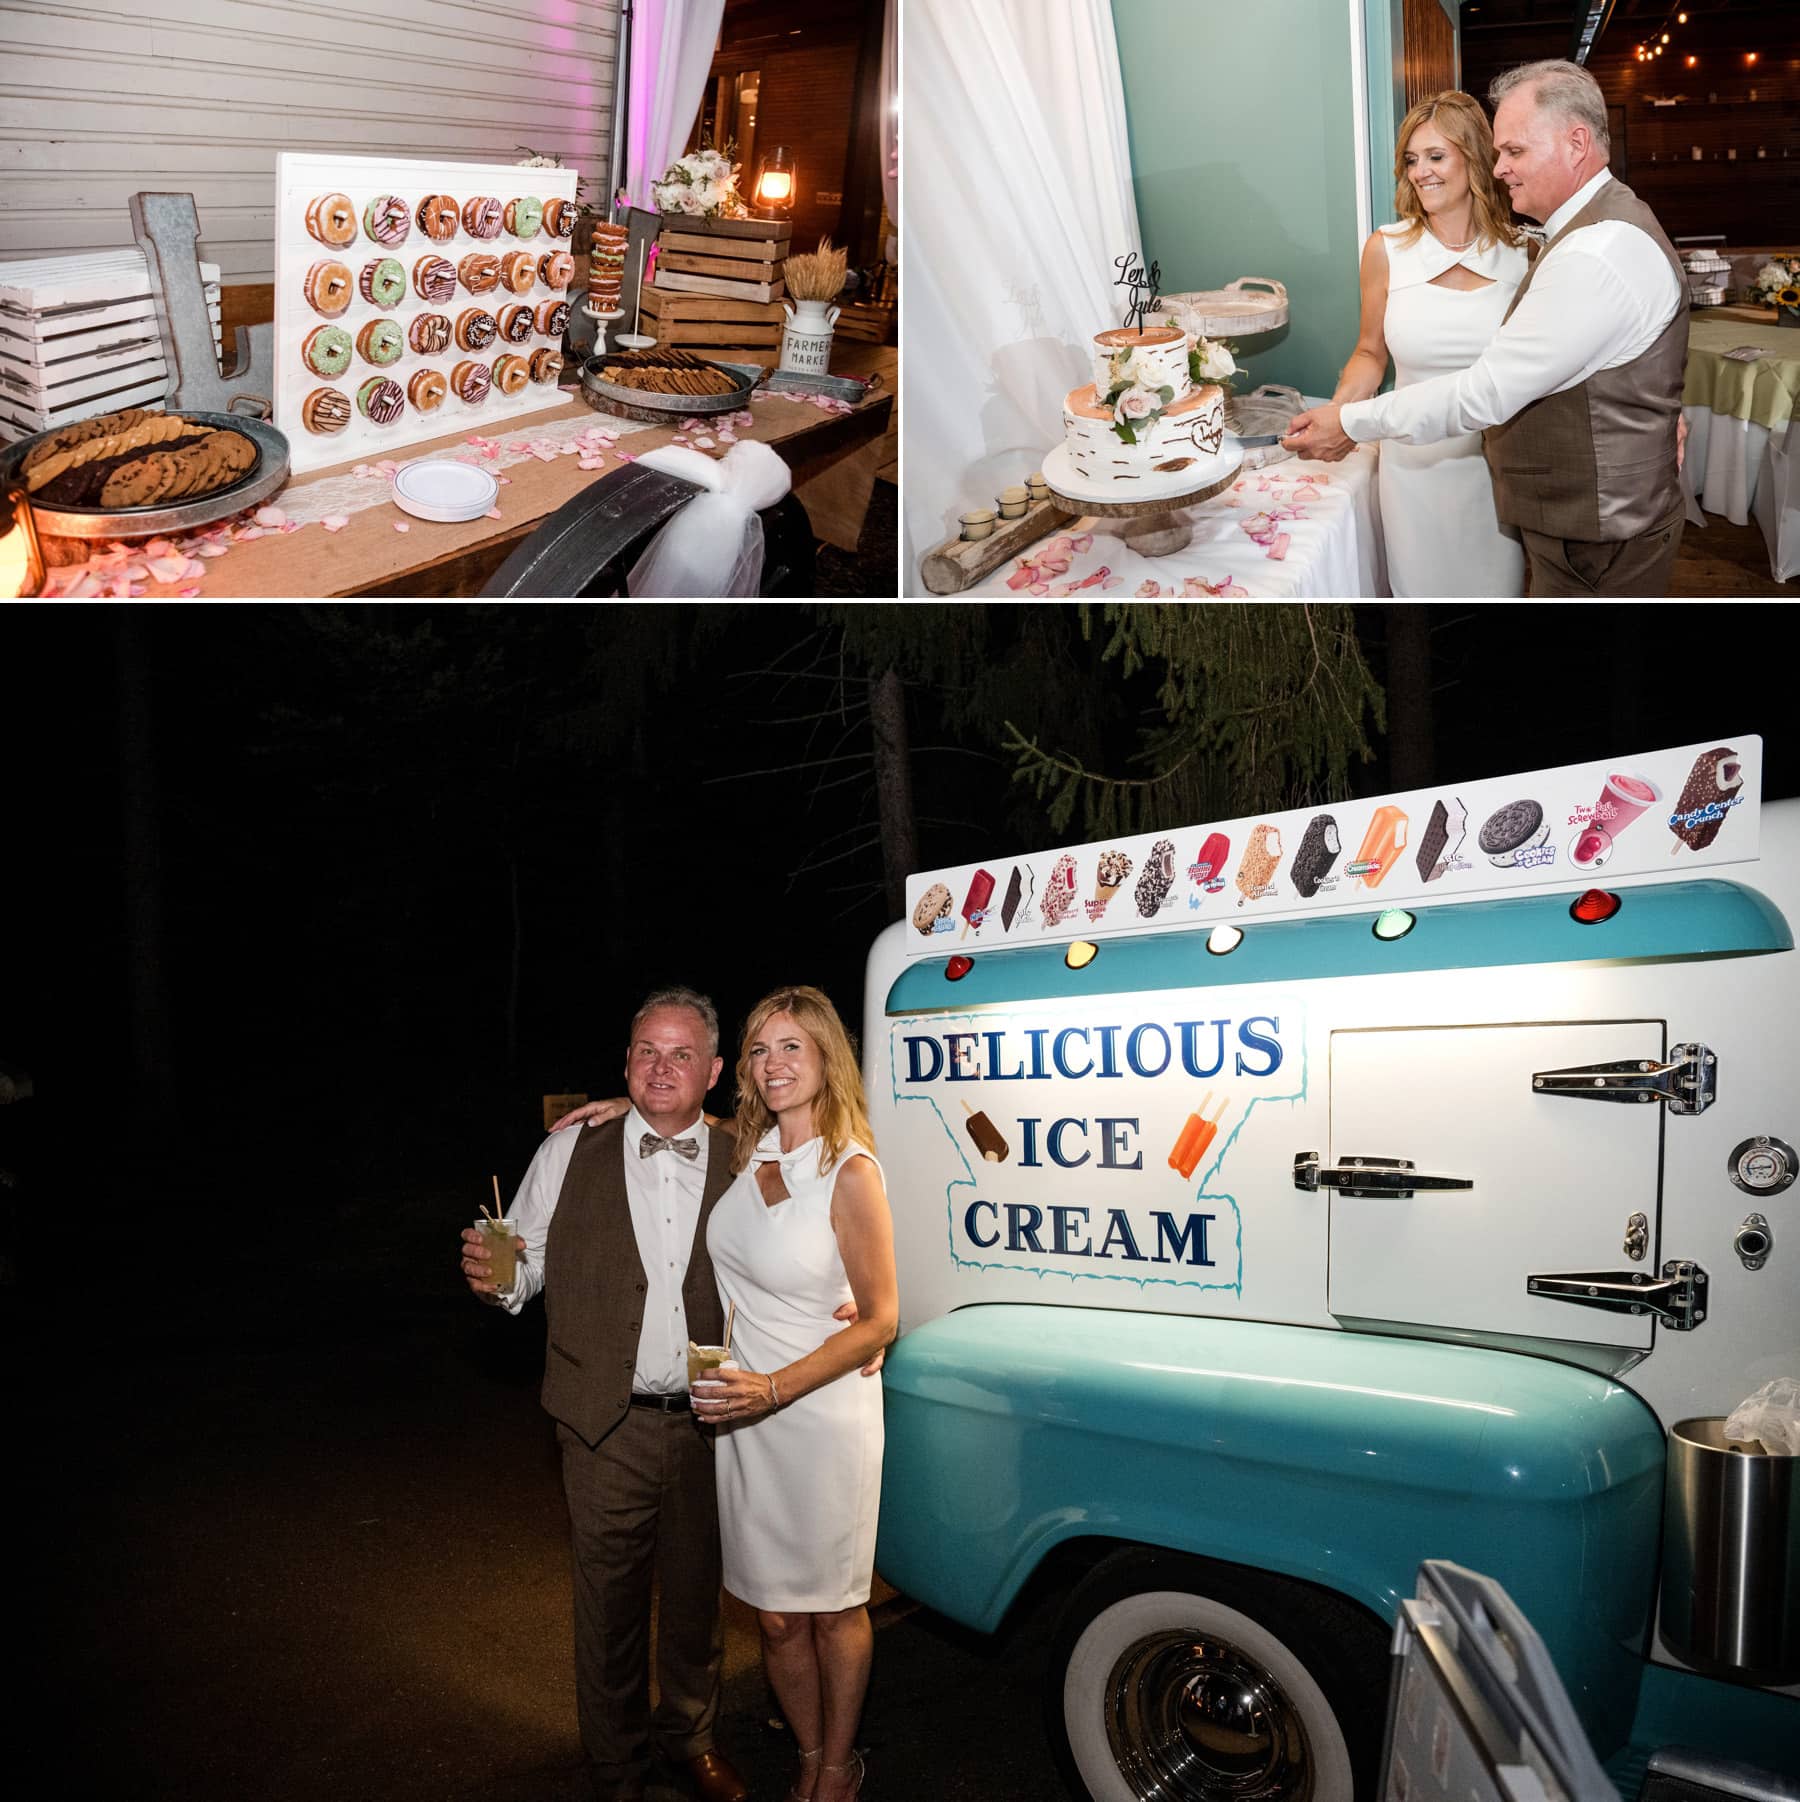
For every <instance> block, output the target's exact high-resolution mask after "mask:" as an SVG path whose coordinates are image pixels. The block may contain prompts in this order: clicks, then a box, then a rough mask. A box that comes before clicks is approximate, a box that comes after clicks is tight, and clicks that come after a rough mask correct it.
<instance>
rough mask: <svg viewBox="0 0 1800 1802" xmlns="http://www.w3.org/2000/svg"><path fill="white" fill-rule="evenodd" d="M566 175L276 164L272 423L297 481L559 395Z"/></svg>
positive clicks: (351, 161)
mask: <svg viewBox="0 0 1800 1802" xmlns="http://www.w3.org/2000/svg"><path fill="white" fill-rule="evenodd" d="M576 173H577V172H576V171H575V170H573V169H521V168H518V167H516V166H515V165H513V164H511V163H440V162H409V161H402V160H396V159H393V158H389V157H360V156H306V155H292V154H283V155H281V156H278V157H277V158H276V164H275V193H276V209H275V367H276V379H275V423H276V425H277V426H278V427H279V428H280V430H281V431H282V432H283V433H284V434H285V435H286V437H287V440H288V444H289V446H290V456H291V460H292V468H293V469H294V471H295V472H296V473H300V472H303V471H306V470H310V469H321V468H323V467H325V466H326V465H327V464H331V463H342V462H346V461H370V460H373V459H375V458H378V457H387V456H391V455H392V454H393V453H394V451H395V450H396V449H398V448H401V447H403V446H405V445H408V444H417V443H419V442H420V441H421V440H423V439H427V438H441V437H443V436H445V435H446V434H448V433H453V432H458V431H465V430H466V431H480V432H488V431H491V430H492V429H493V427H494V426H496V425H497V424H499V423H500V422H502V421H505V420H509V419H514V418H516V417H518V416H519V415H520V414H523V413H535V412H538V411H540V410H541V409H543V408H545V407H553V406H557V405H559V404H561V402H562V401H563V400H564V399H566V396H565V395H563V394H562V393H560V392H559V391H558V389H557V385H556V383H557V377H558V376H559V375H560V374H561V371H562V367H563V365H562V338H563V328H564V326H565V325H566V324H567V323H568V317H569V304H570V282H571V281H572V280H573V277H574V273H575V259H574V257H573V256H572V255H570V252H569V242H570V239H571V238H572V237H573V236H574V232H575V217H576V209H575V182H576Z"/></svg>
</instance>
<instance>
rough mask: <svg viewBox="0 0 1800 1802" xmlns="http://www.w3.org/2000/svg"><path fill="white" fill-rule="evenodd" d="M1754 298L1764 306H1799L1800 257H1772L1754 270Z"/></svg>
mask: <svg viewBox="0 0 1800 1802" xmlns="http://www.w3.org/2000/svg"><path fill="white" fill-rule="evenodd" d="M1756 298H1757V299H1758V300H1759V301H1761V302H1762V304H1763V305H1764V306H1765V307H1794V306H1800V257H1773V258H1771V259H1770V260H1769V261H1768V262H1766V263H1764V264H1763V266H1762V267H1761V268H1760V269H1759V270H1757V272H1756Z"/></svg>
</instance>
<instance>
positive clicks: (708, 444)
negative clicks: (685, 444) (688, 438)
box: [694, 438, 713, 450]
mask: <svg viewBox="0 0 1800 1802" xmlns="http://www.w3.org/2000/svg"><path fill="white" fill-rule="evenodd" d="M712 447H713V441H712V440H711V439H710V438H696V439H695V440H694V448H695V449H696V450H711V449H712Z"/></svg>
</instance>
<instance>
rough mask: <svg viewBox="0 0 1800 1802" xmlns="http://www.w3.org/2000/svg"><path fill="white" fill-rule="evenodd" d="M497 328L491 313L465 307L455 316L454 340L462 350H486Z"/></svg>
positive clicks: (477, 308)
mask: <svg viewBox="0 0 1800 1802" xmlns="http://www.w3.org/2000/svg"><path fill="white" fill-rule="evenodd" d="M498 330H499V326H498V325H497V324H496V323H495V320H494V316H493V314H492V313H484V312H483V311H482V310H481V308H480V307H467V308H465V309H464V310H463V311H462V312H460V313H458V314H457V316H456V341H457V343H458V344H460V345H461V346H462V348H463V349H464V350H486V349H487V347H488V346H489V345H490V344H492V343H493V341H494V333H495V332H496V331H498Z"/></svg>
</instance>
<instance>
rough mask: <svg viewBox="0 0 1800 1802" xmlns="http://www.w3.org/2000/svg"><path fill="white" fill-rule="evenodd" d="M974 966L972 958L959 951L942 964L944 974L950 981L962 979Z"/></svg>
mask: <svg viewBox="0 0 1800 1802" xmlns="http://www.w3.org/2000/svg"><path fill="white" fill-rule="evenodd" d="M974 968H975V960H974V958H972V957H965V956H964V955H963V954H962V953H961V952H960V951H959V952H957V954H956V955H955V956H954V957H953V958H951V960H950V961H949V962H948V963H947V964H945V965H944V974H945V975H946V976H947V977H949V979H950V980H951V981H952V982H961V981H962V979H963V978H964V977H965V976H967V975H968V973H969V972H970V971H971V970H972V969H974Z"/></svg>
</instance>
